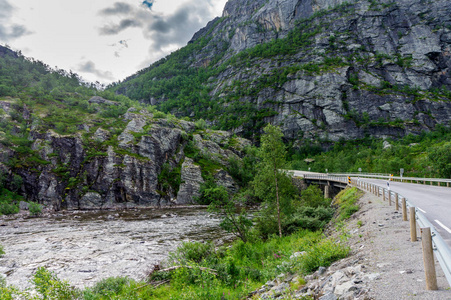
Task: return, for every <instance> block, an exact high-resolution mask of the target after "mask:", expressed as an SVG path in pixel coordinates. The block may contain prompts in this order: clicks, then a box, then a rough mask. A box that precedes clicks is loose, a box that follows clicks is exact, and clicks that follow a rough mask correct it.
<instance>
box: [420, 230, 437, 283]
mask: <svg viewBox="0 0 451 300" xmlns="http://www.w3.org/2000/svg"><path fill="white" fill-rule="evenodd" d="M421 245H422V246H423V263H424V274H425V275H426V289H427V290H438V287H437V274H436V273H435V261H434V252H433V250H432V236H431V228H429V227H426V228H421Z"/></svg>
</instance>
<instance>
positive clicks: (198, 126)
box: [194, 119, 207, 130]
mask: <svg viewBox="0 0 451 300" xmlns="http://www.w3.org/2000/svg"><path fill="white" fill-rule="evenodd" d="M194 125H196V129H199V130H204V129H207V122H206V121H205V120H204V119H199V120H197V121H196V122H194Z"/></svg>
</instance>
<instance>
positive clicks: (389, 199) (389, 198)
mask: <svg viewBox="0 0 451 300" xmlns="http://www.w3.org/2000/svg"><path fill="white" fill-rule="evenodd" d="M388 205H390V206H391V192H390V190H389V191H388Z"/></svg>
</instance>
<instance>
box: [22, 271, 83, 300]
mask: <svg viewBox="0 0 451 300" xmlns="http://www.w3.org/2000/svg"><path fill="white" fill-rule="evenodd" d="M31 282H32V283H33V284H34V285H35V288H36V291H37V292H38V293H39V294H41V295H42V297H43V299H49V300H50V299H55V300H66V299H67V300H72V299H76V298H77V291H76V290H75V289H74V288H72V287H71V286H70V285H69V283H67V282H66V281H61V280H60V279H59V278H58V277H57V276H56V274H55V273H54V272H51V271H48V270H47V269H45V268H44V267H40V268H38V270H37V271H36V273H35V274H34V276H33V278H32V279H31Z"/></svg>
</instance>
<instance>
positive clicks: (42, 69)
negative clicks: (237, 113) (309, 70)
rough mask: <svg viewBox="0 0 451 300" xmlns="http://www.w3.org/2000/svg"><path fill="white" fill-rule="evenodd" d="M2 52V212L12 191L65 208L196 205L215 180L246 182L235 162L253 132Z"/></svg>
mask: <svg viewBox="0 0 451 300" xmlns="http://www.w3.org/2000/svg"><path fill="white" fill-rule="evenodd" d="M1 49H4V48H2V47H0V50H1ZM0 52H2V53H6V54H7V55H5V56H3V57H1V56H0V214H6V213H13V212H14V211H15V209H16V208H15V207H16V206H17V205H18V204H19V203H18V202H19V198H17V197H16V196H8V195H10V192H11V191H12V192H15V193H16V194H18V195H21V196H23V197H24V199H23V200H27V201H34V202H38V203H41V204H44V205H45V206H46V207H49V208H53V209H56V210H59V209H99V208H100V209H104V208H130V207H137V206H167V205H176V204H191V203H195V197H197V196H199V191H200V187H201V185H202V184H203V183H205V182H206V181H209V182H210V183H213V184H218V185H222V186H225V187H226V188H227V189H228V190H229V191H230V192H235V191H237V189H238V184H237V183H236V182H235V180H234V179H233V178H232V177H231V176H230V175H229V173H228V171H227V170H228V169H229V161H230V160H233V161H234V163H235V165H237V166H239V164H240V161H241V159H240V156H243V155H244V148H245V147H246V146H248V145H250V142H249V141H247V140H245V139H242V138H238V137H235V136H233V135H232V134H231V133H229V132H224V131H212V130H208V129H206V128H205V126H204V125H205V124H203V123H201V122H200V123H198V124H195V123H193V122H188V121H184V120H179V119H177V118H175V117H174V116H173V115H171V114H164V113H162V112H160V111H157V110H155V109H154V108H153V107H147V108H146V107H144V106H142V105H140V104H139V103H137V102H134V101H131V100H130V99H128V98H126V97H123V96H114V95H113V94H111V93H108V92H100V91H97V90H96V89H95V88H94V87H92V86H87V85H86V84H83V83H82V82H80V81H79V79H78V77H77V76H76V74H72V73H66V72H64V71H62V70H51V69H49V68H48V66H46V65H44V64H42V63H41V62H37V61H33V60H29V59H25V58H24V57H22V56H20V55H19V54H18V53H14V52H11V51H10V50H8V49H5V50H4V51H0ZM11 53H12V54H11ZM95 93H99V94H101V95H102V96H103V97H100V96H95V95H94V94H95Z"/></svg>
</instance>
